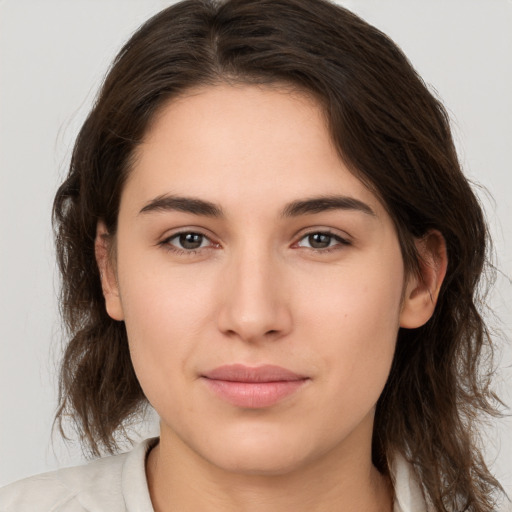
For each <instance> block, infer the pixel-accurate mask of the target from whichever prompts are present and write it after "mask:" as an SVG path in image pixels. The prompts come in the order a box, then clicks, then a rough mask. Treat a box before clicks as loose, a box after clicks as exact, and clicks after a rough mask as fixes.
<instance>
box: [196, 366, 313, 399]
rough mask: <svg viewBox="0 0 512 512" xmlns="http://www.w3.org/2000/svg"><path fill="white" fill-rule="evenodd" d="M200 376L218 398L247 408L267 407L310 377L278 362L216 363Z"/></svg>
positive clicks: (283, 397)
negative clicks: (249, 363) (257, 363)
mask: <svg viewBox="0 0 512 512" xmlns="http://www.w3.org/2000/svg"><path fill="white" fill-rule="evenodd" d="M201 378H202V379H203V380H204V382H205V383H206V385H207V386H208V388H209V389H210V390H211V391H212V392H213V393H214V394H215V395H216V396H218V397H219V398H221V399H222V400H225V401H227V402H229V403H231V404H232V405H235V406H237V407H242V408H248V409H260V408H265V407H271V406H273V405H275V404H277V403H279V402H281V401H282V400H284V399H285V398H287V397H289V396H291V395H293V394H295V393H296V392H297V391H298V390H299V389H300V388H302V387H303V386H304V384H306V382H308V381H309V380H310V379H309V377H306V376H304V375H299V374H297V373H295V372H292V371H291V370H288V369H286V368H282V367H280V366H275V365H263V366H258V367H249V366H245V365H242V364H233V365H225V366H219V367H218V368H215V369H214V370H212V371H209V372H207V373H205V374H204V375H202V376H201Z"/></svg>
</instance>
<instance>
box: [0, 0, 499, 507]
mask: <svg viewBox="0 0 512 512" xmlns="http://www.w3.org/2000/svg"><path fill="white" fill-rule="evenodd" d="M54 219H55V225H56V231H57V249H58V253H59V263H60V266H61V270H62V274H63V297H62V299H63V308H64V315H65V320H66V322H67V325H68V327H69V331H70V342H69V344H68V347H67V351H66V354H65V358H64V361H63V364H62V374H61V407H60V410H59V412H58V416H57V418H58V420H59V421H62V420H63V419H64V418H65V417H67V416H68V415H71V416H72V417H73V419H74V421H75V422H76V425H77V427H78V429H79V431H80V432H81V434H82V438H83V441H84V443H85V444H86V445H88V446H89V448H90V450H91V452H92V453H93V454H95V455H99V454H100V453H101V451H103V450H105V449H106V450H107V451H110V452H111V453H115V452H116V442H115V435H116V434H117V433H119V432H122V429H123V426H125V425H127V424H128V423H129V421H130V420H131V419H133V418H135V417H137V415H138V414H140V412H141V411H142V409H143V408H144V407H145V405H146V404H147V403H148V402H149V403H151V405H152V406H153V407H154V408H155V410H156V411H157V412H158V414H159V416H160V436H159V438H157V439H152V440H147V441H146V442H144V443H142V444H141V445H139V446H138V447H136V448H135V449H134V450H133V451H132V452H131V453H129V454H124V455H117V456H114V457H110V458H106V459H100V460H99V461H96V462H93V463H91V464H89V465H88V466H85V467H81V468H72V469H65V470H61V471H59V472H56V473H50V474H46V475H42V476H39V477H33V478H32V479H28V480H26V481H22V482H19V483H16V484H13V485H11V486H10V487H7V488H6V489H4V490H3V491H1V492H0V503H1V504H2V507H4V508H3V509H5V510H8V511H11V510H13V511H14V510H16V511H18V510H34V509H36V508H37V510H54V509H57V510H137V511H138V510H143V511H151V510H155V511H163V512H168V511H178V510H180V511H181V510H202V509H204V510H222V511H230V510H247V511H253V510H254V511H259V510H266V511H268V510H270V511H280V510H296V511H300V510H318V511H326V510H368V511H387V510H395V511H403V512H406V511H419V510H441V511H459V510H472V511H491V510H493V507H494V503H495V501H494V500H495V497H496V492H497V491H498V490H499V484H498V482H497V481H496V480H495V479H494V477H493V476H492V475H491V474H490V473H489V471H488V469H487V468H486V466H485V463H484V461H483V459H482V456H481V454H480V453H479V451H478V449H477V447H476V445H475V439H474V438H473V432H474V429H473V427H474V425H475V420H476V419H477V416H478V414H479V413H481V412H487V413H492V412H493V408H492V406H491V403H492V398H493V397H492V395H491V394H490V392H489V390H488V382H485V381H484V382H482V380H481V378H480V373H479V364H478V363H479V360H480V355H481V354H482V353H484V351H485V350H486V349H487V345H488V343H489V339H488V334H487V330H486V327H485V324H484V323H483V321H482V319H481V317H480V315H479V313H478V310H477V309H476V306H475V303H476V300H477V298H476V289H477V285H478V283H479V279H480V276H481V274H482V271H483V269H484V266H485V257H486V241H487V231H486V226H485V223H484V220H483V216H482V212H481V209H480V207H479V205H478V202H477V200H476V198H475V196H474V194H473V192H472V191H471V188H470V187H469V185H468V183H467V181H466V180H465V178H464V176H463V175H462V173H461V171H460V166H459V164H458V161H457V156H456V153H455V150H454V147H453V142H452V138H451V134H450V130H449V124H448V119H447V116H446V113H445V111H444V109H443V107H442V106H441V105H440V104H439V102H438V101H437V100H436V99H435V98H433V97H432V95H431V94H430V93H429V92H428V90H427V89H426V88H425V86H424V85H423V83H422V82H421V80H420V79H419V77H418V76H417V75H416V74H415V72H414V70H413V69H412V68H411V66H410V64H409V63H408V62H407V60H406V58H405V57H404V56H403V54H402V53H401V52H400V51H399V50H398V49H397V47H396V46H395V45H394V44H393V43H392V42H391V41H390V40H389V39H388V38H387V37H386V36H384V35H383V34H382V33H380V32H379V31H378V30H376V29H375V28H373V27H371V26H369V25H368V24H366V23H365V22H363V21H362V20H361V19H359V18H357V17H356V16H354V15H353V14H351V13H349V12H348V11H346V10H344V9H341V8H339V7H336V6H334V5H332V4H329V3H327V2H323V1H315V2H311V1H307V0H279V1H275V0H272V1H270V0H256V1H240V0H238V1H236V0H235V1H228V2H225V3H221V4H220V5H219V4H217V3H213V2H207V1H186V2H182V3H179V4H176V5H174V6H172V7H170V8H168V9H166V10H165V11H162V12H161V13H160V14H158V15H157V16H155V17H154V18H153V19H151V20H149V21H148V22H147V23H146V24H145V25H144V26H143V27H142V28H141V29H140V30H139V31H138V32H137V33H136V34H135V35H134V36H133V37H132V39H131V40H130V41H129V42H128V43H127V44H126V46H125V47H124V48H123V50H122V51H121V53H120V54H119V56H118V57H117V59H116V61H115V63H114V65H113V67H112V70H111V71H110V73H109V75H108V77H107V79H106V81H105V84H104V86H103V88H102V91H101V93H100V95H99V98H98V101H97V103H96V105H95V107H94V109H93V111H92V112H91V114H90V115H89V117H88V119H87V121H86V122H85V124H84V126H83V128H82V130H81V132H80V135H79V137H78V140H77V142H76V145H75V149H74V153H73V158H72V162H71V168H70V172H69V175H68V177H67V179H66V181H65V182H64V183H63V185H62V186H61V187H60V189H59V191H58V193H57V196H56V199H55V204H54ZM58 507H60V508H58ZM3 509H2V510H3Z"/></svg>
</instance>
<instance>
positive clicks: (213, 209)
mask: <svg viewBox="0 0 512 512" xmlns="http://www.w3.org/2000/svg"><path fill="white" fill-rule="evenodd" d="M166 211H179V212H185V213H192V214H194V215H202V216H205V217H223V216H224V214H223V212H222V208H221V207H220V206H218V205H216V204H214V203H211V202H210V201H204V200H202V199H196V198H191V197H181V196H173V195H168V194H164V195H161V196H158V197H155V198H154V199H152V200H151V201H149V202H148V203H147V204H146V205H145V206H144V208H142V210H141V211H140V212H139V213H150V212H166Z"/></svg>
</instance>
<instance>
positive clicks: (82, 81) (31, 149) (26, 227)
mask: <svg viewBox="0 0 512 512" xmlns="http://www.w3.org/2000/svg"><path fill="white" fill-rule="evenodd" d="M169 3H170V2H169V1H163V0H101V1H100V0H72V1H70V0H44V1H41V0H32V1H30V0H3V1H1V0H0V485H3V484H6V483H8V482H10V481H12V480H15V479H18V478H21V477H24V476H28V475H31V474H34V473H39V472H42V471H47V470H51V469H54V468H56V467H58V466H63V465H70V464H76V463H80V462H82V461H83V458H82V456H81V452H80V449H79V448H78V447H77V446H76V445H72V446H70V447H67V446H66V445H65V444H64V443H63V442H62V440H61V439H60V437H59V436H58V435H57V434H56V435H54V436H53V441H52V434H51V426H52V419H53V415H54V411H55V407H56V378H55V377H56V366H57V361H58V359H59V355H60V353H61V342H62V337H61V332H60V327H59V318H58V305H57V300H56V297H57V293H58V292H57V290H58V279H57V275H56V268H55V263H54V252H53V247H52V235H51V227H50V209H51V203H52V199H53V195H54V193H55V190H56V188H57V186H58V184H59V182H60V181H61V179H62V177H63V175H64V173H65V172H66V165H67V164H68V162H69V156H70V151H71V147H72V144H73V140H74V138H75V136H76V134H77V131H78V129H79V127H80V125H81V123H82V122H83V120H84V118H85V115H86V113H87V111H88V109H89V108H90V105H91V103H92V101H93V98H94V95H95V92H96V90H97V87H98V85H99V83H100V82H101V79H102V77H103V75H104V73H105V71H106V69H107V67H108V65H109V63H110V61H111V60H112V58H113V57H114V55H115V54H116V52H117V50H119V48H120V46H121V45H122V43H123V42H124V41H125V40H126V39H127V37H128V36H129V35H130V34H131V33H132V32H133V31H134V30H135V29H136V28H137V27H138V26H139V25H140V24H141V23H142V22H143V21H144V20H145V19H147V18H148V17H149V16H150V15H152V14H154V13H156V12H157V11H158V10H160V9H161V8H163V7H165V6H167V5H169ZM339 3H341V4H342V5H344V6H346V7H348V8H350V9H352V10H353V11H355V12H356V13H358V14H360V15H361V16H362V17H363V18H365V19H366V20H367V21H369V22H370V23H372V24H374V25H376V26H377V27H378V28H380V29H381V30H383V31H384V32H386V33H387V34H388V35H390V36H391V37H392V38H393V39H394V40H395V41H396V42H397V43H398V44H399V46H401V48H402V49H403V50H404V51H405V53H406V54H407V55H408V56H409V58H410V60H411V62H412V63H413V65H414V66H415V67H416V69H417V70H418V71H419V73H420V74H421V75H422V76H423V78H424V79H425V81H426V82H427V83H428V84H429V85H430V87H431V88H432V89H433V90H435V91H437V92H436V94H438V96H439V97H440V98H441V99H442V100H443V101H444V103H445V104H446V106H447V107H448V110H449V112H450V115H451V117H452V124H453V129H454V133H455V137H456V141H457V147H458V150H459V154H460V157H461V160H462V163H463V166H464V169H465V172H466V173H467V175H468V176H469V177H470V178H471V179H472V180H475V181H477V182H478V183H479V184H480V185H481V187H480V188H479V192H478V193H479V196H480V198H481V200H482V203H483V204H484V207H485V209H486V211H487V215H488V217H489V221H490V225H491V230H492V233H493V235H494V239H495V247H496V253H497V266H498V268H499V269H500V271H501V274H500V276H499V278H498V282H497V287H496V290H495V292H494V294H493V295H492V297H491V302H492V305H493V307H494V309H495V311H496V313H497V314H498V316H499V317H500V318H501V320H502V323H501V331H502V335H501V336H499V337H498V338H499V339H498V342H499V343H501V346H502V351H501V352H500V355H499V358H498V360H497V362H498V365H499V373H498V380H497V389H498V390H499V391H500V392H501V394H502V396H503V398H504V400H505V401H506V402H508V404H512V370H511V367H512V350H511V348H510V339H511V338H512V335H511V334H512V306H511V304H512V286H511V282H510V277H511V276H512V200H511V198H510V196H511V191H512V172H511V162H512V128H511V123H512V92H511V91H512V2H511V1H510V0H429V1H425V0H351V1H349V0H346V1H343V0H341V1H340V2H339ZM507 276H508V277H507ZM503 338H508V340H509V341H508V344H507V343H505V342H500V339H503ZM508 412H509V413H510V411H508ZM155 429H156V425H155V423H154V422H153V423H151V422H149V423H146V424H144V425H142V427H141V432H140V436H141V437H144V436H147V435H148V434H152V433H155V432H156V430H155ZM484 442H485V447H486V456H487V460H488V461H489V464H490V465H491V466H492V468H493V469H494V471H495V473H496V475H497V476H498V477H499V478H500V479H501V480H502V482H503V484H504V486H505V487H506V489H507V490H508V492H509V494H511V495H512V420H511V419H510V418H504V419H502V420H499V421H497V422H493V423H492V424H490V425H489V426H487V427H486V429H485V430H484Z"/></svg>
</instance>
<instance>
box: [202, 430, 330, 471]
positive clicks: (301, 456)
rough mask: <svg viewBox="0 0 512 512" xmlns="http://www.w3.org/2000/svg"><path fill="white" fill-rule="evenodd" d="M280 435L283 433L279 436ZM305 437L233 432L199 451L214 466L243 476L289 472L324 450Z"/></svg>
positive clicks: (272, 433)
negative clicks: (310, 445)
mask: <svg viewBox="0 0 512 512" xmlns="http://www.w3.org/2000/svg"><path fill="white" fill-rule="evenodd" d="M279 434H280V435H279ZM301 437H302V436H293V435H290V432H288V433H287V435H285V432H284V429H281V432H280V433H275V432H267V433H265V434H264V435H263V433H261V432H260V433H259V435H258V434H257V433H255V432H252V433H237V434H233V433H230V434H228V435H226V436H225V437H224V438H223V439H222V441H221V442H219V441H220V440H219V439H218V438H217V439H216V440H212V442H210V443H208V446H207V447H205V449H204V450H201V451H202V452H203V453H202V454H201V451H200V450H198V452H199V453H200V454H201V455H202V456H203V457H204V458H205V459H207V460H208V461H209V462H210V463H211V464H213V465H214V466H216V467H218V468H220V469H222V470H224V471H228V472H232V473H238V474H242V475H259V476H275V475H285V474H289V473H292V472H294V471H295V470H298V469H300V468H301V467H303V466H304V465H306V464H307V463H308V462H310V461H311V460H312V459H314V458H315V454H316V455H317V456H318V454H319V453H322V452H323V451H324V450H321V449H320V447H318V449H315V448H314V447H309V446H308V444H307V442H306V440H304V439H301Z"/></svg>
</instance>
